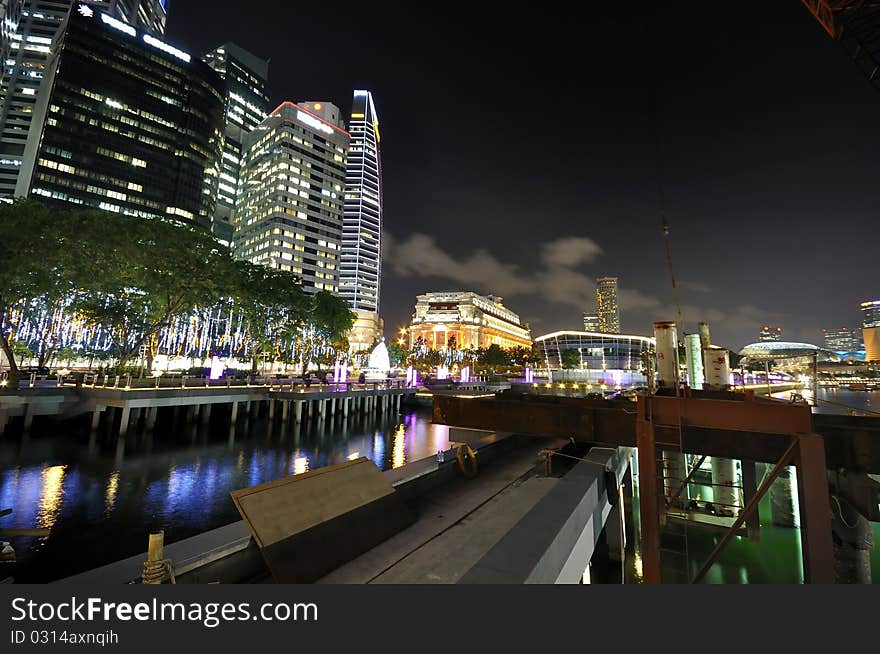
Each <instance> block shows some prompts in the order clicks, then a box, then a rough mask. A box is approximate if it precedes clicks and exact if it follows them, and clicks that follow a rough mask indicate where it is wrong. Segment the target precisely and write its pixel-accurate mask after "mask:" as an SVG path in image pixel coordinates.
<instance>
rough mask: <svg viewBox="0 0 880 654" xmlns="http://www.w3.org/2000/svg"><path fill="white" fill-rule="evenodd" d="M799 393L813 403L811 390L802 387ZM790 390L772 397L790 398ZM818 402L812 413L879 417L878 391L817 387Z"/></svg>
mask: <svg viewBox="0 0 880 654" xmlns="http://www.w3.org/2000/svg"><path fill="white" fill-rule="evenodd" d="M797 392H798V393H800V395H802V396H803V398H804V399H805V400H806V401H807V402H809V403H811V404H812V403H813V391H812V389H811V388H804V389H801V390H799V391H797ZM791 395H792V392H791V391H786V392H784V393H775V394H774V395H773V397H775V398H777V399H780V400H788V399H791ZM818 395H819V403H818V406H816V407H814V409H813V412H814V413H834V414H838V415H860V416H866V415H874V416H877V417H878V418H880V391H851V390H849V389H848V388H838V387H833V386H828V387H821V388H819V392H818Z"/></svg>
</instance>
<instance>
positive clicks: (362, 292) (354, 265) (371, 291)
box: [339, 91, 382, 313]
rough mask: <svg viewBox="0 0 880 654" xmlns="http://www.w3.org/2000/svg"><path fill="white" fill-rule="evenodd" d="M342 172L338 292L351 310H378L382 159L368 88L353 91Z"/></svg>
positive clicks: (376, 116)
mask: <svg viewBox="0 0 880 654" xmlns="http://www.w3.org/2000/svg"><path fill="white" fill-rule="evenodd" d="M349 130H350V131H351V144H350V145H349V148H348V165H347V167H346V170H345V216H344V218H343V221H342V259H341V263H340V274H339V294H340V295H341V296H342V297H344V298H345V299H346V300H348V302H349V304H350V305H351V308H352V309H355V310H356V311H369V312H373V313H378V312H379V285H380V282H381V274H382V271H381V267H382V260H381V256H382V248H381V234H382V163H381V157H380V152H379V116H378V115H377V114H376V107H375V105H374V104H373V96H372V94H371V93H370V92H369V91H355V92H354V102H353V104H352V108H351V122H350V124H349Z"/></svg>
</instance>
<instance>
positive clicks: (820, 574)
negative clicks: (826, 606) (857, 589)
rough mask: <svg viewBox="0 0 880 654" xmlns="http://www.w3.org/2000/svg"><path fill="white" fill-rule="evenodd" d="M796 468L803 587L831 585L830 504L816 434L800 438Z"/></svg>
mask: <svg viewBox="0 0 880 654" xmlns="http://www.w3.org/2000/svg"><path fill="white" fill-rule="evenodd" d="M795 462H796V464H797V484H798V504H799V505H800V514H801V552H802V554H803V557H804V583H807V584H833V583H834V547H833V545H832V542H831V502H830V500H829V498H828V472H827V469H826V467H825V444H824V442H823V440H822V437H821V436H819V435H818V434H799V435H798V452H797V456H796V458H795Z"/></svg>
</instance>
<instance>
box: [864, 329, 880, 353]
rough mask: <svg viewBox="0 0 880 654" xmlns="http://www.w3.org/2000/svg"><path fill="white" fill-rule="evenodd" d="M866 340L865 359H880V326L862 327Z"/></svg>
mask: <svg viewBox="0 0 880 654" xmlns="http://www.w3.org/2000/svg"><path fill="white" fill-rule="evenodd" d="M862 338H864V340H865V361H880V326H877V327H862Z"/></svg>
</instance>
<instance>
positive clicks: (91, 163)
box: [16, 10, 224, 227]
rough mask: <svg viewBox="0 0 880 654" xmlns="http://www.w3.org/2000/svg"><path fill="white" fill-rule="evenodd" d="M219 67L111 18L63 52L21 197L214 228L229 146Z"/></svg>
mask: <svg viewBox="0 0 880 654" xmlns="http://www.w3.org/2000/svg"><path fill="white" fill-rule="evenodd" d="M223 97H224V96H223V82H222V80H221V79H220V78H219V77H218V76H217V74H216V73H215V72H214V71H213V70H211V68H210V67H209V66H208V65H207V64H205V63H204V62H202V61H199V60H198V59H196V58H193V57H191V56H190V55H189V54H188V53H186V52H183V51H182V50H179V49H178V48H176V47H174V46H173V45H171V44H169V43H167V42H165V41H163V40H160V39H159V38H157V37H156V36H154V35H153V34H152V33H150V32H144V31H139V30H136V29H135V28H134V27H132V26H131V25H129V24H128V23H124V22H122V21H121V20H119V19H118V18H116V17H114V16H112V15H111V14H107V13H103V12H100V11H96V10H95V11H92V10H90V11H88V12H74V13H72V14H71V15H70V18H69V21H68V23H67V26H66V28H65V30H64V32H63V35H62V36H61V38H60V39H59V40H58V42H57V43H56V44H55V46H53V54H52V57H51V58H50V59H49V60H48V62H47V65H46V78H45V79H44V80H43V88H42V89H41V91H40V98H39V99H38V101H37V103H36V105H35V107H34V113H33V124H32V125H31V129H30V134H29V137H28V140H27V146H26V148H25V151H24V157H23V161H24V165H23V166H22V171H21V174H20V176H19V180H18V186H17V188H16V195H30V196H31V197H34V198H37V199H42V200H47V201H53V202H61V203H69V204H76V205H80V206H84V207H93V208H96V209H104V210H106V211H113V212H116V213H122V214H126V215H132V216H144V217H146V216H150V217H163V218H170V219H174V220H186V221H192V222H195V223H198V224H201V225H203V226H205V227H209V226H210V222H211V218H212V217H213V215H214V209H215V197H216V196H215V192H216V179H217V176H218V175H219V165H220V157H221V149H222V143H223Z"/></svg>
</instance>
